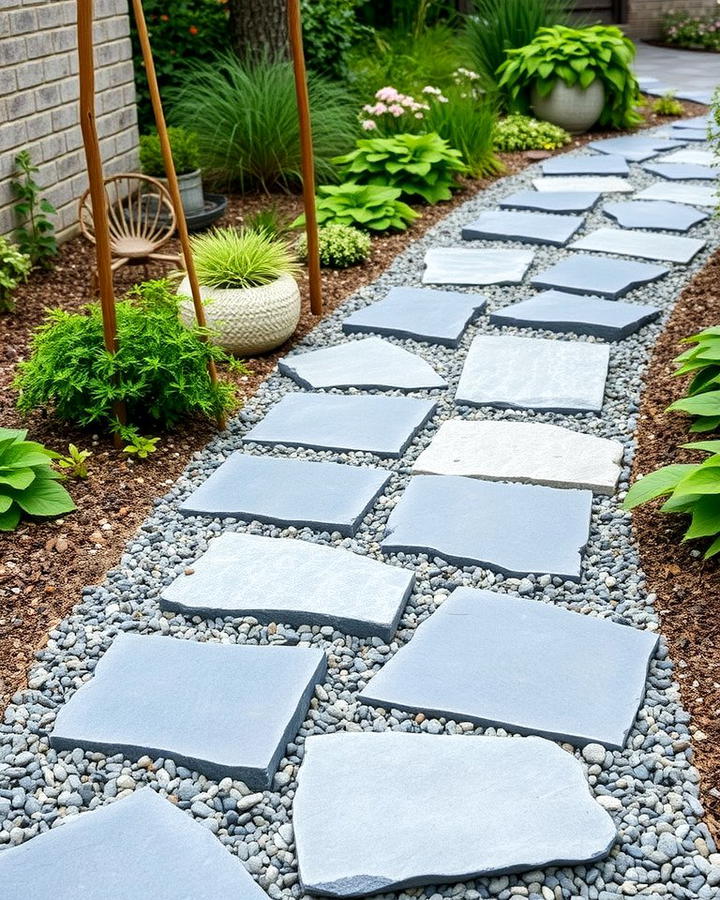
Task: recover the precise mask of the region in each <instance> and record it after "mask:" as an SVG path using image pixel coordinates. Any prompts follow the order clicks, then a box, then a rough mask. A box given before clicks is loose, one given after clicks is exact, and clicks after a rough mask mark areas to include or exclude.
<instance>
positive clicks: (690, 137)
mask: <svg viewBox="0 0 720 900" xmlns="http://www.w3.org/2000/svg"><path fill="white" fill-rule="evenodd" d="M658 137H664V138H682V140H684V141H688V142H691V141H692V142H697V143H704V142H705V141H706V140H707V139H708V134H707V130H706V129H705V128H685V129H684V130H683V131H676V130H675V129H674V128H671V129H669V130H668V131H661V132H658Z"/></svg>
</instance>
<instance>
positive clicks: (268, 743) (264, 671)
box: [50, 634, 327, 790]
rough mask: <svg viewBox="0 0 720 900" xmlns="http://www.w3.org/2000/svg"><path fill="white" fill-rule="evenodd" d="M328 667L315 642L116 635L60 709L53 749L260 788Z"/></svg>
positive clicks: (266, 783) (265, 784)
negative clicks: (158, 762) (168, 762)
mask: <svg viewBox="0 0 720 900" xmlns="http://www.w3.org/2000/svg"><path fill="white" fill-rule="evenodd" d="M326 668H327V665H326V661H325V654H324V653H323V651H322V650H318V649H316V648H313V647H277V646H276V647H258V646H252V645H249V644H247V645H244V646H238V645H237V644H221V643H216V642H210V641H208V642H206V643H200V642H198V641H186V640H177V639H176V638H172V637H147V636H144V635H137V634H119V635H118V636H117V637H116V638H115V640H114V641H113V643H112V644H111V646H110V649H109V650H108V651H107V652H106V653H105V655H104V656H103V657H102V659H101V660H100V661H99V662H98V664H97V666H96V668H95V671H94V674H93V677H92V678H91V679H90V681H87V682H86V683H85V684H83V685H82V687H80V688H79V689H78V690H77V691H76V692H75V693H74V694H73V696H72V697H71V698H70V700H69V701H68V702H67V703H66V704H65V706H63V707H61V708H60V711H59V712H58V714H57V718H56V719H55V727H54V729H53V731H52V733H51V734H50V745H51V746H52V747H53V748H54V749H55V750H72V749H73V748H74V747H82V748H83V749H84V750H89V751H100V752H101V753H105V754H107V755H108V756H111V755H113V754H115V753H123V754H125V755H126V756H128V757H131V758H137V757H140V756H151V757H152V758H153V759H156V758H157V757H159V756H163V757H165V756H169V757H171V758H172V759H173V760H174V761H175V762H176V763H177V764H178V765H182V766H185V767H186V768H189V769H196V770H197V771H199V772H203V773H204V774H206V775H208V776H209V777H210V778H216V779H218V780H219V779H222V778H226V777H230V778H233V779H236V780H238V781H244V782H245V783H246V784H247V785H248V787H251V788H259V789H263V790H264V789H266V788H268V787H269V786H270V784H271V782H272V777H273V774H274V773H275V770H276V769H277V766H278V763H279V761H280V759H281V758H282V756H283V754H284V752H285V746H286V744H287V743H288V741H289V740H290V739H291V738H292V737H293V736H294V735H295V733H296V732H297V729H298V728H299V726H300V723H301V722H302V721H303V719H304V718H305V713H306V712H307V709H308V705H309V703H310V698H311V697H312V695H313V692H314V690H315V685H316V684H317V683H318V682H320V681H322V680H323V677H324V675H325V671H326Z"/></svg>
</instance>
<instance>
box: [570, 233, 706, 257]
mask: <svg viewBox="0 0 720 900" xmlns="http://www.w3.org/2000/svg"><path fill="white" fill-rule="evenodd" d="M705 244H706V241H701V240H699V239H698V238H688V237H678V236H677V235H675V234H653V235H649V234H643V233H642V232H641V231H628V230H627V229H621V228H598V229H596V230H595V231H592V232H590V234H586V235H584V236H583V237H581V238H580V239H579V240H577V241H574V243H572V244H571V245H570V249H571V250H592V251H593V252H594V253H617V254H618V255H620V256H638V257H640V258H641V259H661V260H663V261H664V262H673V263H689V262H690V260H691V259H692V258H693V257H694V256H695V255H696V254H697V253H699V252H700V251H701V250H702V249H703V247H704V246H705Z"/></svg>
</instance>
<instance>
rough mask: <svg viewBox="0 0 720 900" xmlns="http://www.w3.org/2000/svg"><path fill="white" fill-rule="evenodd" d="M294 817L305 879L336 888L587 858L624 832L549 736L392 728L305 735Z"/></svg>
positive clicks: (318, 887)
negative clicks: (414, 731)
mask: <svg viewBox="0 0 720 900" xmlns="http://www.w3.org/2000/svg"><path fill="white" fill-rule="evenodd" d="M340 798H341V802H340ZM293 826H294V828H295V844H296V848H297V856H298V864H299V870H300V881H301V883H302V886H303V888H304V890H305V891H306V892H307V893H310V894H320V895H323V896H329V897H360V896H364V895H366V894H377V893H380V892H388V891H394V890H398V889H400V888H409V887H414V886H416V885H423V884H441V883H447V882H452V881H465V880H468V879H472V878H475V877H477V876H480V875H486V874H493V875H500V874H502V873H503V872H519V871H523V870H526V869H541V868H544V867H545V866H547V865H571V864H573V863H581V862H590V861H592V860H597V859H600V858H602V857H603V856H606V855H607V853H609V851H610V848H611V847H612V845H613V844H614V842H615V838H616V831H615V826H614V824H613V822H612V820H611V818H610V816H609V815H608V814H607V812H605V810H604V809H602V807H601V806H600V805H599V804H598V803H596V802H595V800H594V799H593V798H592V796H591V794H590V791H589V789H588V785H587V781H586V780H585V774H584V772H583V769H582V766H581V764H580V763H579V762H578V761H577V760H576V759H575V758H574V757H573V756H572V755H571V754H569V753H566V752H565V751H563V750H562V749H561V748H560V747H558V746H557V745H556V744H553V743H551V742H550V741H546V740H543V739H542V738H536V737H530V738H521V737H516V738H502V737H490V736H488V737H471V738H469V737H463V736H462V735H432V734H403V733H400V732H393V731H386V732H383V733H382V734H377V733H367V732H365V733H363V734H359V733H358V734H329V735H322V736H316V737H310V738H308V740H307V742H306V744H305V759H304V760H303V764H302V766H301V767H300V772H299V775H298V789H297V793H296V795H295V803H294V808H293Z"/></svg>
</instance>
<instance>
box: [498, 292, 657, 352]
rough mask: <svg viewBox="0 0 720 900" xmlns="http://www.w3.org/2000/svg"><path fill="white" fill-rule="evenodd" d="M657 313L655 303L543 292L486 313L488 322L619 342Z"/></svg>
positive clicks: (655, 316)
mask: <svg viewBox="0 0 720 900" xmlns="http://www.w3.org/2000/svg"><path fill="white" fill-rule="evenodd" d="M660 313H661V310H660V309H659V307H656V306H641V305H639V304H634V303H623V302H622V301H620V300H603V299H602V298H600V297H588V296H578V295H577V294H566V293H564V292H563V291H543V293H541V294H536V295H535V296H534V297H531V298H530V299H529V300H522V301H521V302H520V303H513V304H512V306H504V307H502V309H496V310H495V311H494V312H492V313H490V324H491V325H515V326H520V327H521V328H522V327H528V328H543V329H547V330H548V331H570V332H573V333H574V334H592V335H594V336H595V337H600V338H605V340H609V341H619V340H622V339H623V338H625V337H627V336H628V335H629V334H633V333H634V332H636V331H637V330H638V329H639V328H642V326H643V325H646V324H647V323H648V322H652V321H654V320H655V319H657V317H658V316H659V315H660Z"/></svg>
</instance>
